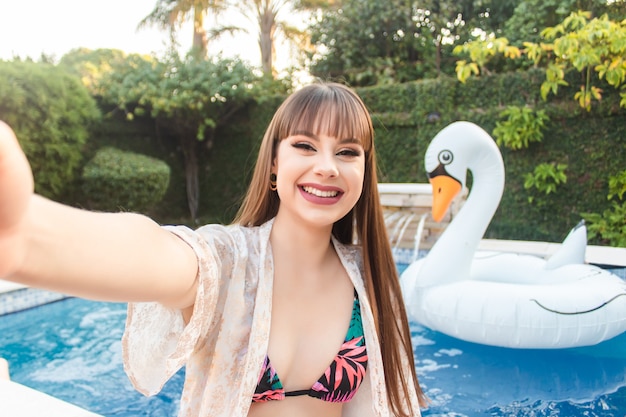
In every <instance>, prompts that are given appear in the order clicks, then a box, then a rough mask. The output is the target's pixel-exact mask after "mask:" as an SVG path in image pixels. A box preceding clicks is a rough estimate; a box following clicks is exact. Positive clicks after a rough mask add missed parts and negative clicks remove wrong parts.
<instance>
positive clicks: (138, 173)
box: [82, 148, 170, 212]
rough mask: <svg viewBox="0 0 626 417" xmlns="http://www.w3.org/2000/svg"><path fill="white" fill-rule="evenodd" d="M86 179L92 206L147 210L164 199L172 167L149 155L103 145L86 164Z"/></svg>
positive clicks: (85, 185)
mask: <svg viewBox="0 0 626 417" xmlns="http://www.w3.org/2000/svg"><path fill="white" fill-rule="evenodd" d="M82 180H83V182H82V190H83V193H84V195H85V198H86V200H87V202H86V203H87V205H88V206H89V208H90V209H94V210H102V211H119V210H124V211H135V212H145V211H148V210H149V209H150V208H152V207H153V206H154V205H155V204H157V203H158V202H160V201H161V200H162V199H163V196H164V195H165V192H166V191H167V187H168V185H169V181H170V168H169V166H168V165H167V164H166V163H165V162H163V161H161V160H159V159H155V158H151V157H149V156H145V155H140V154H136V153H133V152H126V151H122V150H119V149H116V148H102V149H100V150H98V151H97V152H96V154H95V156H94V157H93V158H92V159H91V160H90V161H89V162H88V163H87V164H86V165H85V168H84V169H83V177H82Z"/></svg>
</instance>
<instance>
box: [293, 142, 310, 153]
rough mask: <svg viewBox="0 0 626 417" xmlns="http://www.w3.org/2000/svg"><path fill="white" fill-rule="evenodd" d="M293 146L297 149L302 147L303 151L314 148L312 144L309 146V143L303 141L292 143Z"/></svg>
mask: <svg viewBox="0 0 626 417" xmlns="http://www.w3.org/2000/svg"><path fill="white" fill-rule="evenodd" d="M293 147H294V148H297V149H303V150H305V151H314V150H315V148H314V147H313V146H311V145H310V144H308V143H305V142H298V143H294V144H293Z"/></svg>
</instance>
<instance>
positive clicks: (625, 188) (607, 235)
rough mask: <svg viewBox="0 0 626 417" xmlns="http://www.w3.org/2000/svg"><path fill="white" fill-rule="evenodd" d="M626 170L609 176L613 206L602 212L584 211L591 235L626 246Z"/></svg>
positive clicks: (609, 242) (610, 196)
mask: <svg viewBox="0 0 626 417" xmlns="http://www.w3.org/2000/svg"><path fill="white" fill-rule="evenodd" d="M625 193H626V170H625V171H622V172H621V173H619V174H618V175H613V176H611V177H609V194H608V195H607V199H609V200H611V199H613V198H615V199H616V200H618V201H612V202H611V207H610V208H608V209H606V210H604V211H603V212H602V214H600V213H583V214H582V217H583V219H585V220H586V221H587V222H588V226H587V230H588V231H589V234H590V235H591V237H600V238H602V239H603V240H604V241H605V242H606V243H608V244H609V245H611V246H621V247H626V200H623V197H624V194H625Z"/></svg>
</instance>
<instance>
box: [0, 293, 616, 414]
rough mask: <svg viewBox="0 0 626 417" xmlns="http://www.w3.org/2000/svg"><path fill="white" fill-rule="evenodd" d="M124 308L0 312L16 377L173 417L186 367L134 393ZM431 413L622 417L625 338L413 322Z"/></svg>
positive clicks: (96, 405)
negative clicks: (548, 342) (579, 344)
mask: <svg viewBox="0 0 626 417" xmlns="http://www.w3.org/2000/svg"><path fill="white" fill-rule="evenodd" d="M125 318H126V307H125V305H124V304H120V303H102V302H93V301H87V300H83V299H77V298H70V299H66V300H64V301H60V302H56V303H52V304H48V305H45V306H41V307H37V308H34V309H31V310H27V311H23V312H20V313H17V314H11V315H7V316H2V317H0V335H1V336H0V356H2V357H4V358H6V359H7V360H8V361H9V363H10V365H11V377H12V379H13V380H15V381H17V382H20V383H22V384H24V385H27V386H30V387H33V388H35V389H37V390H40V391H43V392H46V393H49V394H51V395H53V396H56V397H58V398H61V399H63V400H66V401H69V402H71V403H74V404H77V405H79V406H81V407H84V408H86V409H89V410H91V411H94V412H96V413H99V414H102V415H104V416H107V417H109V416H111V417H120V416H124V417H131V416H133V417H136V416H156V417H173V416H176V412H177V409H178V397H179V395H180V391H181V390H182V383H183V373H182V371H181V372H179V373H178V374H177V375H176V376H175V377H174V378H173V379H172V380H171V381H170V382H169V383H168V384H167V385H166V386H165V388H164V390H163V391H162V393H161V394H159V395H158V396H155V397H151V398H146V397H143V396H142V395H141V394H139V393H137V392H136V391H134V390H133V388H132V386H131V385H130V383H129V382H128V380H127V378H126V375H125V374H124V371H123V368H122V360H121V342H120V339H121V336H122V332H123V327H124V321H125ZM411 332H412V336H413V342H414V345H415V357H416V361H417V370H418V376H419V378H420V381H421V383H422V385H423V388H424V390H425V391H426V393H427V395H428V396H429V397H430V399H431V400H432V403H431V406H430V407H429V409H427V410H425V411H424V413H423V414H424V416H429V417H435V416H437V417H443V416H446V417H462V416H466V417H479V416H480V417H482V416H499V417H504V416H506V417H522V416H524V417H526V416H528V417H531V416H532V417H540V416H559V417H578V416H587V417H594V416H598V417H600V416H601V417H624V416H625V415H626V334H623V335H621V336H618V337H617V338H615V339H612V340H610V341H607V342H604V343H602V344H600V345H597V346H594V347H587V348H577V349H560V350H516V349H506V348H496V347H489V346H484V345H478V344H472V343H467V342H463V341H460V340H457V339H454V338H450V337H448V336H445V335H442V334H440V333H438V332H434V331H431V330H429V329H427V328H424V327H422V326H419V325H416V324H412V326H411Z"/></svg>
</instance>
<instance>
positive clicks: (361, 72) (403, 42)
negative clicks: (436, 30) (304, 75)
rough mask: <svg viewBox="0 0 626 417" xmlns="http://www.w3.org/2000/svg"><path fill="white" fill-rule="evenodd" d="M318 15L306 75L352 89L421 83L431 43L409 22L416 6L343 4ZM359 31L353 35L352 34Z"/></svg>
mask: <svg viewBox="0 0 626 417" xmlns="http://www.w3.org/2000/svg"><path fill="white" fill-rule="evenodd" d="M338 3H339V4H336V5H335V6H334V7H330V8H327V9H323V10H321V11H320V13H319V17H318V18H316V19H315V21H314V22H313V23H312V24H311V26H310V28H309V29H310V31H311V43H312V44H313V45H315V46H316V52H315V53H313V54H310V59H311V72H312V73H313V74H314V75H316V76H320V77H322V78H344V79H345V80H346V81H348V82H349V83H350V84H352V85H373V84H384V83H390V82H403V81H408V80H414V79H417V78H421V77H423V76H424V75H425V73H427V72H428V68H424V66H425V65H428V62H429V61H430V60H429V59H428V58H427V57H428V54H431V55H432V53H433V51H432V50H431V51H429V48H432V46H431V45H432V43H431V42H430V40H429V38H430V35H429V34H428V33H427V32H423V33H422V31H421V29H420V28H419V27H417V25H416V23H415V22H414V21H413V17H414V15H415V10H416V9H417V8H418V2H416V1H403V0H391V1H384V2H381V1H376V0H344V1H342V2H338ZM356 28H358V30H356Z"/></svg>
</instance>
